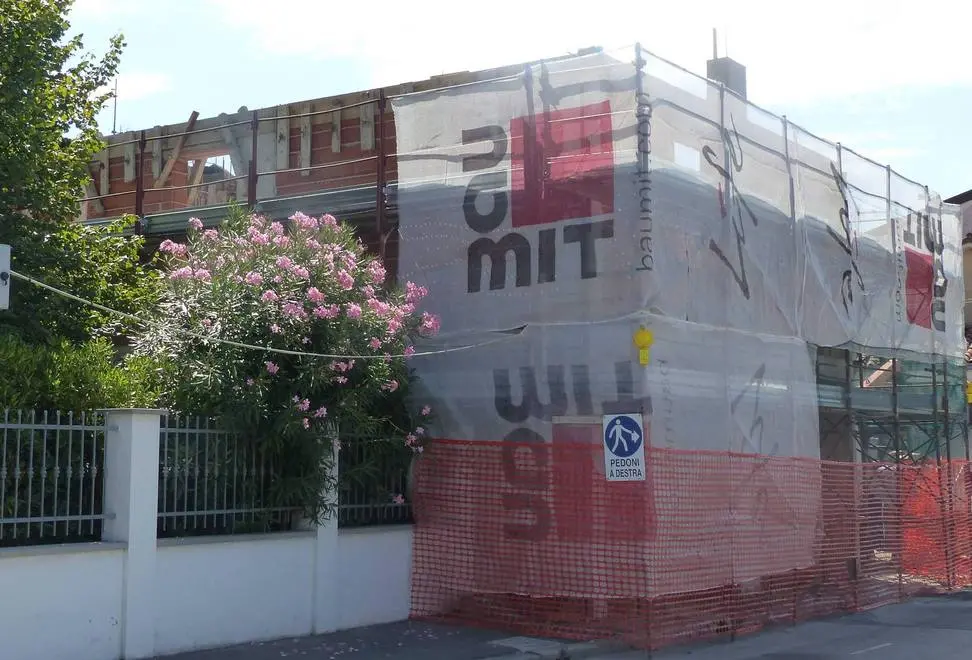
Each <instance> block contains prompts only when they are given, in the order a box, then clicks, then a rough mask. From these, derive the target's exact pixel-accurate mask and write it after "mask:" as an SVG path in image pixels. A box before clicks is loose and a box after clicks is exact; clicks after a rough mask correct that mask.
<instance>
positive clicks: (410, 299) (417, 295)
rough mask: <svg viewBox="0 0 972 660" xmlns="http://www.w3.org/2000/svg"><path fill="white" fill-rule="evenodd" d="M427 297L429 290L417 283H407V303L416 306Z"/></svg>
mask: <svg viewBox="0 0 972 660" xmlns="http://www.w3.org/2000/svg"><path fill="white" fill-rule="evenodd" d="M427 295H429V290H428V289H426V288H425V287H424V286H419V285H417V284H416V283H415V282H406V283H405V302H407V303H410V304H412V305H414V304H415V303H417V302H419V301H420V300H422V298H424V297H425V296H427Z"/></svg>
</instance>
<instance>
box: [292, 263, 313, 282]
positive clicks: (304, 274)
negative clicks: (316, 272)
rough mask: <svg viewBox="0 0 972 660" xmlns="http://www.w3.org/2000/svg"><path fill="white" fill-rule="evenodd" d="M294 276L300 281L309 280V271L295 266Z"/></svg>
mask: <svg viewBox="0 0 972 660" xmlns="http://www.w3.org/2000/svg"><path fill="white" fill-rule="evenodd" d="M294 275H296V276H297V277H299V278H300V279H302V280H306V279H310V271H309V270H307V269H306V268H304V267H303V266H295V267H294Z"/></svg>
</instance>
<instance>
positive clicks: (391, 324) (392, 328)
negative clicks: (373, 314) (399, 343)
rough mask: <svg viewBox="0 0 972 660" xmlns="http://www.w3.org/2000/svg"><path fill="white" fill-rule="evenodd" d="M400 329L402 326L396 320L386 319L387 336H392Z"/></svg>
mask: <svg viewBox="0 0 972 660" xmlns="http://www.w3.org/2000/svg"><path fill="white" fill-rule="evenodd" d="M401 329H402V324H401V323H400V322H399V321H398V320H397V319H388V334H390V335H393V334H395V333H396V332H398V331H399V330H401Z"/></svg>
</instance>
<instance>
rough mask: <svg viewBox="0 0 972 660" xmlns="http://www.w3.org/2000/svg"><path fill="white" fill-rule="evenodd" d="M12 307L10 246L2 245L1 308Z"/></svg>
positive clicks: (0, 273) (0, 249) (0, 274)
mask: <svg viewBox="0 0 972 660" xmlns="http://www.w3.org/2000/svg"><path fill="white" fill-rule="evenodd" d="M9 307H10V246H9V245H0V310H4V309H9Z"/></svg>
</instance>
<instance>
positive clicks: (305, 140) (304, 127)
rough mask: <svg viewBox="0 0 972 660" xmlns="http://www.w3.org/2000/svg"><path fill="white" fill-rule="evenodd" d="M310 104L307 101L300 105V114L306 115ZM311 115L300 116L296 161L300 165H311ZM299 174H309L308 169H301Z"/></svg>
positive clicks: (312, 126) (309, 109)
mask: <svg viewBox="0 0 972 660" xmlns="http://www.w3.org/2000/svg"><path fill="white" fill-rule="evenodd" d="M312 107H313V106H311V104H309V103H307V104H304V105H302V106H300V114H302V115H306V113H308V112H310V111H311V108H312ZM312 120H313V117H311V116H309V115H306V116H304V117H301V118H300V155H299V157H298V159H297V162H298V163H300V167H310V165H311V140H312V138H313V135H314V134H313V130H314V124H313V121H312ZM300 175H301V176H310V170H306V169H302V170H301V171H300Z"/></svg>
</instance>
